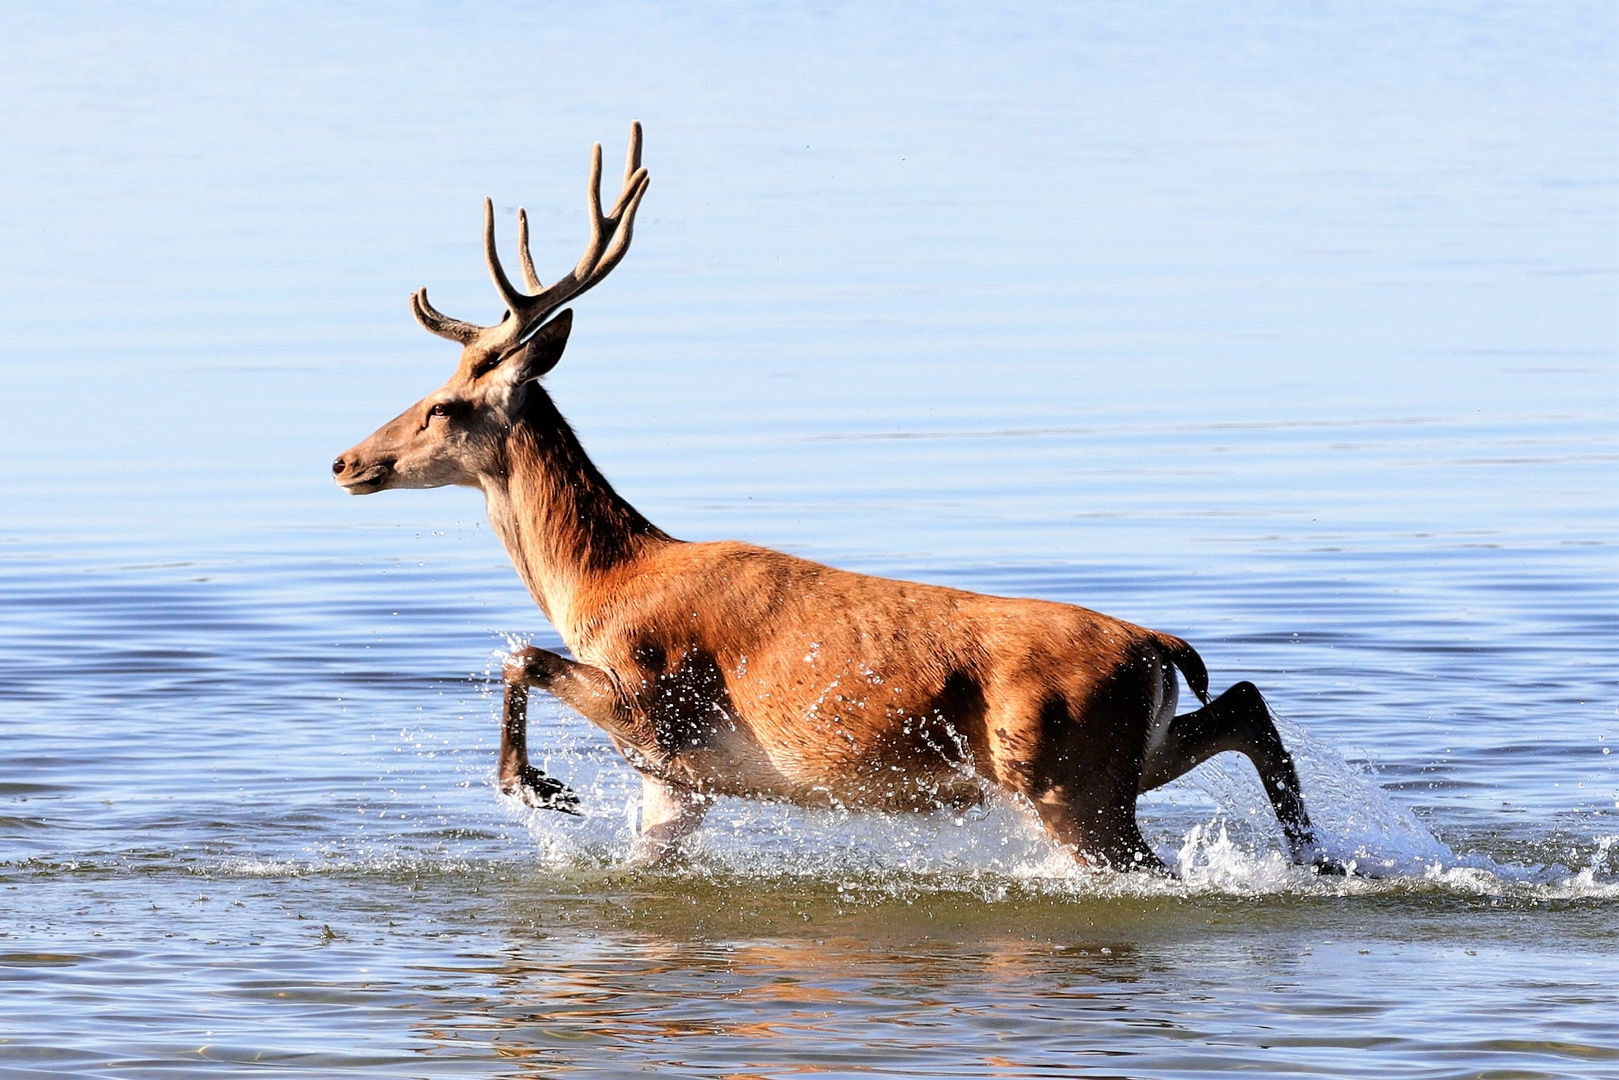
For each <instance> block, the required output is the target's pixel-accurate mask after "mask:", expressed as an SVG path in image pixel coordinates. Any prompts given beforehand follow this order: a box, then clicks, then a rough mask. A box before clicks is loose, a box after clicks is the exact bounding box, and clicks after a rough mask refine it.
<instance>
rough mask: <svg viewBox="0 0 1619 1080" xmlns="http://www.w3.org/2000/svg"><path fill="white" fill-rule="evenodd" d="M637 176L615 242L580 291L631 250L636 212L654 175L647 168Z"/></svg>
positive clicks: (614, 232) (597, 279)
mask: <svg viewBox="0 0 1619 1080" xmlns="http://www.w3.org/2000/svg"><path fill="white" fill-rule="evenodd" d="M637 176H638V177H639V181H638V182H637V183H636V185H635V190H634V192H633V193H632V194H631V195H630V196H629V202H628V203H627V204H626V205H625V206H624V209H623V211H622V214H623V217H622V218H621V219H620V220H619V221H618V228H617V229H615V230H614V231H613V242H612V243H611V244H609V245H608V246H607V253H606V254H605V255H603V256H602V258H601V261H600V262H598V263H597V264H596V266H595V268H594V269H593V270H591V272H590V276H589V277H588V278H586V279H585V281H584V282H583V283H582V284H581V285H580V286H579V291H580V292H584V291H585V290H586V289H588V288H590V287H591V286H592V285H594V284H596V282H598V281H600V280H601V279H602V278H604V277H606V276H607V275H608V274H610V273H611V272H612V270H613V267H615V266H617V265H618V264H619V263H620V262H621V261H623V258H624V255H625V253H626V252H628V251H629V250H630V238H631V237H632V236H634V234H635V212H636V211H637V210H639V209H640V208H641V197H642V196H643V195H645V194H646V189H647V188H648V187H650V186H651V185H652V177H650V176H648V175H647V171H646V170H645V169H641V170H639V171H638V172H637ZM615 216H617V215H615Z"/></svg>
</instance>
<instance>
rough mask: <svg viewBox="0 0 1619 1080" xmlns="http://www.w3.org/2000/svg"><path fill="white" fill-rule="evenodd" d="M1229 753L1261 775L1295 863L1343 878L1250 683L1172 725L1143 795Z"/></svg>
mask: <svg viewBox="0 0 1619 1080" xmlns="http://www.w3.org/2000/svg"><path fill="white" fill-rule="evenodd" d="M1226 750H1236V751H1238V752H1240V753H1242V754H1245V755H1247V757H1248V759H1249V760H1250V761H1252V762H1253V763H1254V768H1256V769H1257V770H1258V771H1259V779H1260V782H1261V783H1262V784H1264V785H1265V794H1266V796H1267V797H1268V798H1269V799H1270V804H1271V808H1272V809H1273V810H1275V812H1276V820H1277V822H1278V823H1280V825H1281V826H1282V833H1283V834H1284V835H1285V836H1286V837H1287V847H1288V852H1289V854H1290V855H1291V856H1292V858H1293V861H1294V862H1295V863H1299V864H1300V865H1304V864H1310V865H1313V866H1315V867H1316V868H1317V869H1318V870H1320V871H1321V872H1323V873H1343V868H1342V867H1341V866H1340V865H1339V864H1338V863H1337V862H1336V861H1335V860H1333V859H1331V858H1330V857H1328V856H1327V855H1325V854H1324V853H1323V852H1322V851H1321V848H1320V846H1319V845H1318V844H1317V842H1316V836H1315V828H1314V827H1313V826H1312V825H1311V824H1310V815H1309V814H1308V813H1307V812H1306V811H1305V809H1304V799H1303V797H1302V796H1301V795H1300V793H1299V775H1298V770H1297V769H1296V768H1295V767H1294V765H1293V755H1292V754H1289V753H1288V752H1287V747H1286V746H1284V745H1282V737H1281V735H1280V734H1278V733H1277V731H1276V723H1275V721H1273V720H1272V719H1271V716H1270V707H1269V706H1267V705H1266V704H1265V699H1264V697H1262V696H1261V695H1260V693H1259V688H1258V687H1256V686H1255V685H1254V684H1253V683H1251V682H1240V683H1237V684H1236V685H1235V686H1233V687H1232V688H1231V689H1229V690H1227V691H1226V692H1225V693H1223V694H1221V695H1220V696H1219V697H1217V698H1215V699H1214V700H1213V701H1211V702H1209V703H1208V704H1207V705H1205V706H1203V707H1202V708H1201V709H1198V710H1197V711H1196V712H1189V713H1182V714H1181V715H1180V716H1177V717H1175V718H1174V719H1173V720H1171V721H1170V722H1169V726H1168V728H1167V730H1165V732H1164V736H1163V738H1162V740H1160V741H1157V742H1156V743H1155V744H1154V745H1153V746H1152V747H1151V748H1150V749H1149V751H1148V753H1147V756H1146V760H1145V761H1143V762H1142V770H1141V781H1140V785H1139V790H1140V791H1143V792H1145V791H1151V790H1152V789H1153V788H1156V787H1161V786H1163V785H1164V784H1167V783H1169V782H1170V781H1171V780H1174V779H1175V778H1177V777H1179V776H1182V775H1184V774H1185V773H1188V772H1190V771H1191V770H1192V769H1194V768H1196V767H1197V766H1199V765H1201V764H1203V762H1205V761H1207V760H1208V759H1209V758H1211V757H1213V756H1214V755H1215V754H1218V753H1222V752H1224V751H1226Z"/></svg>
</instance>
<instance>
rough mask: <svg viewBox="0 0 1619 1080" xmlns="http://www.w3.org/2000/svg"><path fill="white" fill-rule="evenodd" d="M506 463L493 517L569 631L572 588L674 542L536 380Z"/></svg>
mask: <svg viewBox="0 0 1619 1080" xmlns="http://www.w3.org/2000/svg"><path fill="white" fill-rule="evenodd" d="M505 464H506V476H505V477H504V478H503V479H504V483H500V482H498V481H497V482H496V483H495V484H494V485H493V488H494V489H497V490H492V489H491V487H488V486H486V488H485V492H486V495H487V497H488V500H489V515H490V521H491V523H492V524H493V525H494V526H495V529H496V531H497V532H498V533H500V536H501V539H502V541H503V542H504V543H505V545H506V549H507V552H508V553H509V554H510V555H511V557H512V562H513V564H515V565H516V567H517V572H518V573H519V574H520V575H521V576H522V578H523V581H524V583H525V584H526V585H528V587H529V591H530V592H531V593H533V594H534V598H535V599H536V600H537V601H539V603H540V606H541V608H543V609H544V610H545V613H546V615H547V616H548V617H549V618H551V620H552V622H553V623H556V624H557V629H558V630H560V631H561V632H562V633H563V636H564V637H567V636H568V628H567V627H566V626H564V625H562V622H563V621H564V620H567V621H571V618H572V617H573V616H576V615H579V614H582V613H580V612H577V611H574V610H573V608H574V606H575V605H574V603H573V596H574V594H575V593H576V592H577V591H578V590H579V588H580V587H581V586H583V585H586V584H587V583H588V582H589V579H591V578H593V577H596V576H598V575H601V574H603V573H605V572H607V571H610V570H613V569H615V568H618V567H621V566H623V565H625V564H626V563H629V562H633V561H634V560H635V559H636V558H637V557H639V556H640V555H641V554H642V553H644V552H645V551H647V550H648V549H649V548H652V547H657V546H661V545H663V544H667V543H672V542H673V541H672V539H671V538H670V537H669V535H668V534H667V533H665V532H664V531H663V530H662V529H659V528H658V527H657V526H656V525H654V524H652V523H651V522H650V521H648V520H647V519H646V518H645V517H643V516H642V515H641V513H640V511H638V510H636V509H635V507H633V506H631V505H630V504H629V503H628V502H626V501H625V500H624V498H623V497H622V496H620V495H619V494H618V492H616V491H614V490H613V486H612V485H611V484H609V483H608V482H607V478H606V477H604V476H603V475H602V474H601V471H600V470H598V469H597V468H596V466H595V464H594V463H593V462H592V461H591V460H590V458H589V457H588V456H586V454H585V449H584V447H583V446H581V445H580V444H579V438H578V436H576V435H575V434H574V433H573V429H572V428H571V427H569V426H568V422H567V420H566V419H564V418H563V416H562V413H561V412H559V411H558V410H557V407H556V405H555V403H553V402H552V401H551V397H550V395H549V394H547V393H546V392H545V391H544V390H543V389H541V388H540V387H539V386H538V385H533V386H530V387H528V388H527V395H526V399H525V401H524V402H523V406H522V412H521V415H520V417H519V418H518V420H517V423H515V424H514V425H513V426H512V430H511V433H510V435H508V436H507V440H506V462H505ZM502 504H503V505H502ZM502 519H504V520H502Z"/></svg>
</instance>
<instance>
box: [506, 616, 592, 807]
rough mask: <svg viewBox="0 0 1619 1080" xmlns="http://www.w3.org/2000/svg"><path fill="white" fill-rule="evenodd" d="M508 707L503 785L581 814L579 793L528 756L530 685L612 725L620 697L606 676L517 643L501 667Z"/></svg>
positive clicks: (532, 800) (531, 800) (530, 799)
mask: <svg viewBox="0 0 1619 1080" xmlns="http://www.w3.org/2000/svg"><path fill="white" fill-rule="evenodd" d="M502 677H503V680H504V682H505V684H506V685H505V691H506V694H505V707H504V710H503V715H502V718H501V726H500V765H499V768H498V770H497V772H496V776H497V777H498V779H499V782H500V790H501V791H502V792H503V793H505V794H507V795H516V796H517V797H518V798H520V799H522V800H523V801H524V802H525V803H527V804H528V805H530V806H534V807H538V808H541V809H545V810H560V811H562V812H563V813H565V814H577V813H578V811H577V810H576V809H575V807H577V806H578V805H579V797H578V796H577V795H575V794H574V793H573V792H572V791H571V790H569V788H568V786H567V785H566V784H564V783H562V782H561V781H559V780H556V779H554V778H553V777H549V776H546V775H545V774H544V773H543V772H541V771H540V770H539V769H536V768H535V767H534V766H533V765H532V764H530V763H529V760H528V690H529V687H531V686H533V687H539V688H540V689H543V690H546V691H548V692H549V693H551V694H553V695H555V696H556V697H558V698H560V699H561V700H562V701H563V702H565V703H566V704H568V705H571V706H572V707H573V708H574V709H576V710H578V711H579V713H580V714H581V715H583V716H584V717H585V719H587V720H590V721H593V722H595V723H597V724H600V725H601V726H603V727H607V728H608V729H609V730H610V731H611V730H612V728H611V727H610V726H609V725H610V723H611V722H612V721H614V720H616V719H617V716H618V711H619V710H618V698H617V695H616V694H614V692H613V687H612V684H611V682H610V681H609V680H608V679H607V676H605V675H604V674H602V673H601V672H600V671H598V670H597V669H595V668H593V667H590V666H588V665H586V664H577V663H574V662H573V661H572V660H569V659H567V658H565V657H561V656H558V655H557V654H556V653H553V652H547V651H546V650H544V649H534V648H523V649H518V650H516V651H515V652H513V653H512V654H511V656H509V657H507V658H506V664H505V667H504V670H503V671H502Z"/></svg>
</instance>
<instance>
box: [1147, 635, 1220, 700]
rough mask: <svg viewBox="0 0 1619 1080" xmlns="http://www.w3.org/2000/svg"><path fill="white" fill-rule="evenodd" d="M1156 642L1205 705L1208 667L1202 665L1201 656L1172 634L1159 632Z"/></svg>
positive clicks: (1207, 689)
mask: <svg viewBox="0 0 1619 1080" xmlns="http://www.w3.org/2000/svg"><path fill="white" fill-rule="evenodd" d="M1158 643H1159V644H1160V645H1161V646H1162V647H1163V650H1164V652H1165V653H1166V654H1167V655H1168V656H1169V659H1170V662H1171V663H1173V664H1174V665H1175V666H1176V667H1177V668H1179V669H1180V673H1181V674H1182V675H1184V676H1186V685H1187V686H1190V687H1191V688H1192V693H1194V694H1196V695H1197V700H1199V701H1201V702H1202V703H1203V704H1205V705H1207V704H1208V703H1209V669H1208V668H1206V667H1204V666H1203V658H1202V657H1201V656H1199V655H1197V650H1196V649H1194V648H1192V647H1191V646H1190V645H1188V644H1187V643H1186V642H1184V641H1182V640H1181V639H1180V638H1178V637H1175V636H1174V635H1173V634H1159V635H1158Z"/></svg>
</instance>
